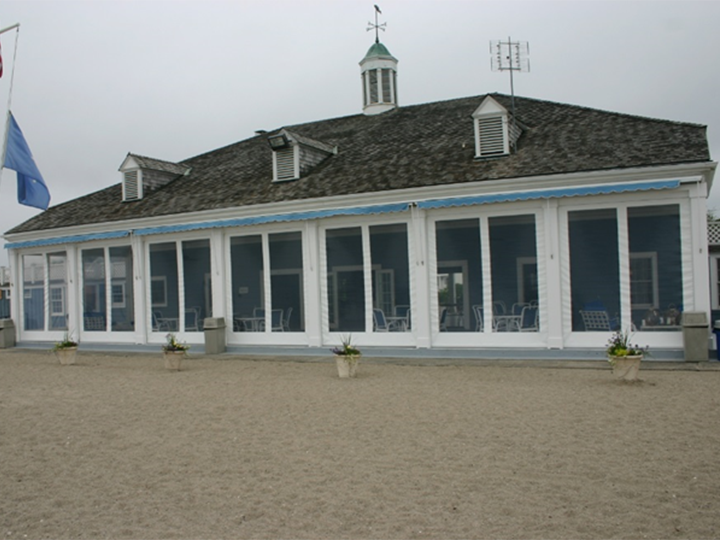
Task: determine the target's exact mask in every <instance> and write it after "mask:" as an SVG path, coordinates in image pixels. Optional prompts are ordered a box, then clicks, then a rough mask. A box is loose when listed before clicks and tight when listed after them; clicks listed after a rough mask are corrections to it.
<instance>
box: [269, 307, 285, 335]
mask: <svg viewBox="0 0 720 540" xmlns="http://www.w3.org/2000/svg"><path fill="white" fill-rule="evenodd" d="M270 331H271V332H284V331H285V327H284V326H283V310H282V309H273V310H270Z"/></svg>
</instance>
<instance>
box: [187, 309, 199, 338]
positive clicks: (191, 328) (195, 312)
mask: <svg viewBox="0 0 720 540" xmlns="http://www.w3.org/2000/svg"><path fill="white" fill-rule="evenodd" d="M200 324H201V321H200V308H199V307H192V308H186V309H185V331H186V332H199V331H200V330H201V328H200Z"/></svg>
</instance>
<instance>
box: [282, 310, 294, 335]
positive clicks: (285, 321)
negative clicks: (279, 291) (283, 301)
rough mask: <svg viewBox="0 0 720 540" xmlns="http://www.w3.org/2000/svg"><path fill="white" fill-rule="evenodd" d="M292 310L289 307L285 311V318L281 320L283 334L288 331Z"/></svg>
mask: <svg viewBox="0 0 720 540" xmlns="http://www.w3.org/2000/svg"><path fill="white" fill-rule="evenodd" d="M292 312H293V308H292V307H289V308H287V309H286V310H285V318H284V319H283V323H282V324H283V329H284V330H285V332H289V331H290V316H291V315H292Z"/></svg>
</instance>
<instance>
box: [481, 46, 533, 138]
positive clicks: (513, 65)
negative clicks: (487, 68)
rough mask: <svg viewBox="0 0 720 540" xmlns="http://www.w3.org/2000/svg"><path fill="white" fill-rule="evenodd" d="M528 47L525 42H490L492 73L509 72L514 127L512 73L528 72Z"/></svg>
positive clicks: (513, 112)
mask: <svg viewBox="0 0 720 540" xmlns="http://www.w3.org/2000/svg"><path fill="white" fill-rule="evenodd" d="M529 54H530V45H529V44H528V42H527V41H512V40H511V39H510V37H508V39H507V41H491V42H490V55H491V56H490V65H491V67H492V70H493V71H509V72H510V99H511V103H512V116H513V125H515V84H514V82H513V71H520V72H521V73H522V72H525V73H527V72H528V71H530V59H529V58H528V55H529Z"/></svg>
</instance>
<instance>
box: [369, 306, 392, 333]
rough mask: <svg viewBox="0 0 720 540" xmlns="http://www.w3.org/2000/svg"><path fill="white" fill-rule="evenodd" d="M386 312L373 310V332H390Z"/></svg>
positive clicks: (377, 309)
mask: <svg viewBox="0 0 720 540" xmlns="http://www.w3.org/2000/svg"><path fill="white" fill-rule="evenodd" d="M389 331H390V327H389V326H388V323H387V319H386V318H385V312H384V311H383V310H382V309H379V308H373V332H389Z"/></svg>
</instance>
